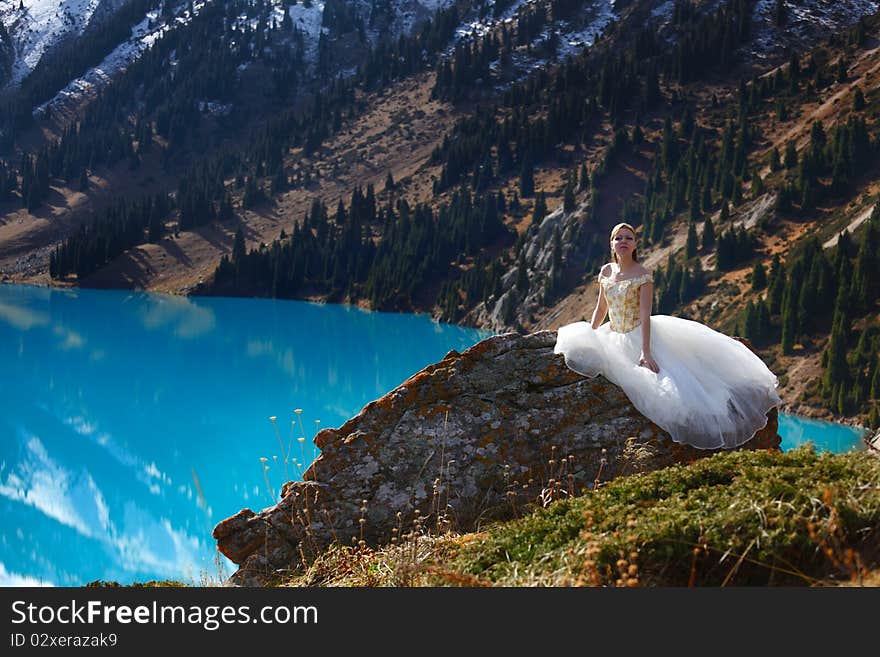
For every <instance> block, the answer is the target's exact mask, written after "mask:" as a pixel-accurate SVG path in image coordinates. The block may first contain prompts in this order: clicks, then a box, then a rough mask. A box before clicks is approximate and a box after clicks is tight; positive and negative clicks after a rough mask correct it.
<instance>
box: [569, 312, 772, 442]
mask: <svg viewBox="0 0 880 657" xmlns="http://www.w3.org/2000/svg"><path fill="white" fill-rule="evenodd" d="M553 352H554V353H557V354H563V355H564V356H565V364H566V365H567V366H568V367H569V368H571V369H572V370H574V371H575V372H578V373H579V374H583V375H584V376H588V377H595V376H598V375H599V374H601V375H603V376H604V377H605V378H606V379H608V380H609V381H611V382H612V383H615V384H617V385H618V386H620V387H621V388H622V389H623V391H624V392H625V393H626V395H627V397H629V400H630V401H631V402H632V404H633V406H635V407H636V408H637V409H638V410H639V412H641V413H642V414H643V415H644V416H645V417H647V418H648V419H650V420H651V421H652V422H654V423H655V424H656V425H658V426H659V427H660V428H662V429H663V430H665V431H666V432H667V433H669V435H670V436H671V437H672V439H673V440H675V441H676V442H680V443H687V444H689V445H693V446H694V447H697V448H699V449H717V448H732V447H737V446H739V445H741V444H743V443H745V442H746V441H748V440H749V439H750V438H752V437H753V436H754V435H755V433H757V432H758V431H760V430H761V429H763V428H764V426H766V424H767V412H768V411H769V410H770V409H771V408H773V407H774V406H776V405H777V404H779V403H780V402H781V401H782V400H781V399H780V398H779V395H778V394H777V392H776V386H777V379H776V376H775V375H774V374H773V372H771V371H770V370H769V369H768V368H767V366H766V365H765V364H764V362H763V361H762V360H761V359H760V358H758V356H756V355H755V354H754V353H753V352H752V351H751V350H750V349H749V348H748V347H746V346H745V345H744V344H743V343H741V342H739V341H738V340H734V339H733V338H731V337H729V336H726V335H724V334H723V333H718V332H717V331H714V330H712V329H711V328H709V327H708V326H706V325H704V324H700V323H699V322H692V321H690V320H687V319H681V318H679V317H670V316H668V315H654V316H652V317H651V356H652V357H653V358H654V361H655V362H656V363H657V366H658V367H659V368H660V371H659V372H658V373H655V372H652V371H651V370H649V369H648V368H647V367H643V366H641V365H639V357H640V355H641V352H642V327H641V326H637V327H636V328H634V329H633V330H632V331H630V332H629V333H619V332H617V331H612V330H611V326H610V323H608V322H606V323H605V324H603V325H602V326H600V327H599V328H598V329H595V330H594V329H593V328H592V326H590V324H589V322H575V323H574V324H568V325H567V326H563V327H561V328H560V329H559V331H558V332H557V338H556V346H555V348H554V350H553Z"/></svg>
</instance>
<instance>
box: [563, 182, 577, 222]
mask: <svg viewBox="0 0 880 657" xmlns="http://www.w3.org/2000/svg"><path fill="white" fill-rule="evenodd" d="M576 204H577V201H576V200H575V196H574V184H573V183H571V182H569V183H568V184H567V185H566V186H565V193H564V196H563V201H562V209H563V211H564V212H565V213H566V214H568V213H570V212H574V209H575V206H576Z"/></svg>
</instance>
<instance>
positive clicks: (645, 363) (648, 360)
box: [639, 351, 660, 374]
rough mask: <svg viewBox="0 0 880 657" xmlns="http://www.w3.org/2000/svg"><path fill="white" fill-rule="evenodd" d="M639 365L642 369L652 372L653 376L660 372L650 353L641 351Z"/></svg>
mask: <svg viewBox="0 0 880 657" xmlns="http://www.w3.org/2000/svg"><path fill="white" fill-rule="evenodd" d="M639 365H641V366H642V367H647V368H648V369H649V370H651V371H652V372H654V374H656V373H657V372H659V371H660V367H659V366H658V365H657V363H656V362H655V361H654V359H653V358H652V357H651V352H650V351H642V355H641V357H640V358H639Z"/></svg>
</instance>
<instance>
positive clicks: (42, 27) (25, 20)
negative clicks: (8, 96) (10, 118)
mask: <svg viewBox="0 0 880 657" xmlns="http://www.w3.org/2000/svg"><path fill="white" fill-rule="evenodd" d="M124 2H125V0H111V2H109V3H108V2H107V0H8V1H7V2H4V3H3V5H2V6H0V21H2V22H3V25H4V26H5V27H6V29H7V30H8V31H9V34H10V36H11V37H12V41H13V46H14V51H15V61H14V62H13V64H12V75H11V77H10V80H9V81H8V83H7V84H8V85H17V84H19V83H20V82H21V81H22V80H23V79H24V78H25V77H26V76H27V75H28V74H29V73H30V72H31V71H33V70H34V67H35V66H36V65H37V64H38V63H39V61H40V59H41V58H42V57H43V55H44V54H45V53H46V52H49V51H50V50H51V49H52V48H54V47H55V46H56V45H57V44H59V43H61V42H62V41H64V40H65V39H68V38H73V37H77V36H80V35H81V34H82V33H83V32H84V31H85V30H86V28H87V27H88V26H89V24H90V22H91V21H92V19H93V18H94V17H101V16H102V15H106V11H114V10H115V9H118V8H119V7H120V6H122V5H123V4H124ZM108 4H109V5H110V6H107V5H108ZM102 5H103V6H104V7H105V9H106V11H98V10H99V9H100V8H101V7H102ZM21 7H23V9H22V8H21Z"/></svg>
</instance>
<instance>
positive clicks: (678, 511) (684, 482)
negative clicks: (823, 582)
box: [453, 447, 880, 586]
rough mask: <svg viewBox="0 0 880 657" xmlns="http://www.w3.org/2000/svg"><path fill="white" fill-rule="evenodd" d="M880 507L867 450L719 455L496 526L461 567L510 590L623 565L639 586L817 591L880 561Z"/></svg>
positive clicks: (611, 576) (603, 573)
mask: <svg viewBox="0 0 880 657" xmlns="http://www.w3.org/2000/svg"><path fill="white" fill-rule="evenodd" d="M878 508H880V461H878V460H877V459H875V458H872V457H871V456H870V455H867V454H865V453H856V454H846V455H832V454H821V455H820V454H816V453H814V452H813V451H812V450H811V449H810V448H808V447H807V448H800V449H797V450H793V451H791V452H787V453H771V452H737V453H727V454H718V455H715V456H712V457H710V458H707V459H702V460H700V461H697V462H695V463H693V464H691V465H688V466H674V467H670V468H666V469H663V470H660V471H657V472H652V473H649V474H644V475H636V476H632V477H626V478H622V479H618V480H616V481H614V482H612V483H610V484H608V485H607V486H605V487H604V488H602V489H600V490H599V491H597V492H596V493H593V494H589V495H587V496H585V497H582V498H578V499H575V500H568V501H564V502H559V503H556V504H554V505H551V507H549V508H548V509H543V510H538V511H536V512H535V513H533V514H531V515H529V516H528V517H525V518H522V519H520V520H516V521H513V522H510V523H506V524H503V525H497V526H495V527H493V528H492V529H490V530H489V531H488V532H487V535H486V537H485V538H484V539H483V540H481V541H478V542H475V543H473V544H470V545H468V546H467V547H465V548H464V549H462V550H461V552H460V553H459V554H458V556H457V557H456V562H455V565H454V567H453V570H459V569H460V570H461V571H462V572H463V573H465V574H467V575H470V576H474V577H478V578H480V579H484V580H489V581H491V582H492V583H494V584H500V585H509V586H521V585H531V584H548V585H560V584H572V583H575V582H577V581H578V578H579V577H581V576H586V575H592V576H593V581H595V580H596V578H598V580H599V581H600V582H601V583H613V582H614V580H615V579H616V578H617V577H618V574H617V573H618V566H617V565H616V564H617V561H618V560H619V559H621V558H623V559H624V561H626V562H627V564H634V565H636V566H637V569H638V575H637V578H638V581H639V583H640V584H642V585H646V584H647V585H671V586H677V585H687V584H696V585H710V586H715V585H720V584H758V585H767V584H798V585H804V584H811V583H815V582H816V581H818V580H820V579H825V578H828V577H835V576H837V577H848V576H850V575H852V574H853V572H854V570H853V569H854V568H855V566H854V565H852V564H851V563H849V564H848V563H847V559H851V556H848V554H849V555H852V553H847V550H854V551H856V552H858V553H859V555H860V558H861V559H862V560H863V563H868V564H871V563H876V561H877V557H878V552H880V512H878ZM826 550H830V551H831V554H830V555H829V554H828V553H827V552H826ZM633 552H635V553H637V556H635V557H630V555H631V554H632V553H633Z"/></svg>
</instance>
